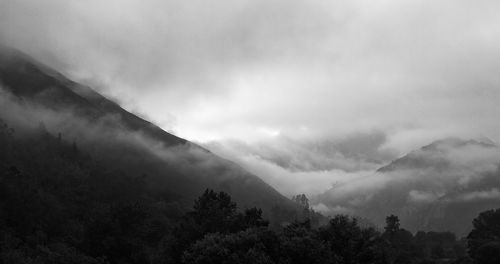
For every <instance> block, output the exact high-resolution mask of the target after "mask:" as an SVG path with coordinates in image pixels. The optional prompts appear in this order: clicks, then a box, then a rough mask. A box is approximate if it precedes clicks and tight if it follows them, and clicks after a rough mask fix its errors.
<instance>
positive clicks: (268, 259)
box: [182, 228, 279, 264]
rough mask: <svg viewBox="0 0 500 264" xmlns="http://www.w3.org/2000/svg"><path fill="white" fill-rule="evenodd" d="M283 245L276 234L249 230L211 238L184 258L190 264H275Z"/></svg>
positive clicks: (187, 253)
mask: <svg viewBox="0 0 500 264" xmlns="http://www.w3.org/2000/svg"><path fill="white" fill-rule="evenodd" d="M278 245H279V243H278V241H277V238H276V236H275V235H274V233H273V232H272V231H268V230H265V229H259V228H256V229H247V230H245V231H240V232H238V233H233V234H221V233H214V234H208V235H206V236H205V237H204V238H203V239H201V240H199V241H197V242H196V243H195V244H193V246H192V247H190V249H188V250H186V251H185V252H184V254H183V258H182V262H183V263H186V264H187V263H189V264H253V263H255V264H273V263H275V261H274V260H273V258H272V256H273V255H274V256H275V258H276V255H277V254H276V253H274V252H277V250H278V249H277V247H278Z"/></svg>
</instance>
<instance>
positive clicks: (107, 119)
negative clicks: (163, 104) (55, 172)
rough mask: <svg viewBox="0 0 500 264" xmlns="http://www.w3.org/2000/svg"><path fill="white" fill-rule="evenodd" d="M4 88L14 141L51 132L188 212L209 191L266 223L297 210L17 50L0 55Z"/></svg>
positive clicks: (3, 104)
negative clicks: (257, 212) (260, 214)
mask: <svg viewBox="0 0 500 264" xmlns="http://www.w3.org/2000/svg"><path fill="white" fill-rule="evenodd" d="M0 86H1V88H2V89H1V93H0V99H1V101H0V110H1V111H0V118H1V119H3V120H4V121H5V122H6V123H7V125H8V126H10V127H13V128H14V129H15V131H16V132H15V134H16V136H17V137H26V138H29V137H32V136H33V131H37V130H39V129H43V130H47V132H48V133H49V134H51V135H52V136H54V137H57V138H62V140H63V141H67V142H69V143H70V144H71V143H72V144H74V145H75V146H77V147H78V149H81V150H83V151H85V152H86V153H88V154H89V155H90V156H92V158H93V159H94V160H95V161H96V162H98V163H99V164H100V166H104V167H106V169H107V170H110V171H118V172H120V173H123V174H125V175H129V176H133V177H136V176H137V177H139V176H140V177H146V178H147V179H148V180H147V181H148V186H149V188H150V189H151V192H153V193H157V194H161V195H162V196H163V197H165V202H167V203H169V204H175V206H177V207H179V208H181V210H183V211H185V210H187V208H189V207H191V206H192V202H193V201H194V199H195V198H196V197H198V196H199V195H200V194H201V193H202V192H203V190H204V189H206V188H212V189H215V190H221V191H225V192H228V193H229V194H230V195H231V196H232V197H233V199H234V200H235V201H236V202H237V203H238V204H239V205H242V206H243V207H252V206H257V207H260V208H263V210H264V212H265V215H266V216H267V217H272V216H271V211H272V208H273V207H278V208H281V210H285V211H290V212H294V211H295V210H297V207H296V206H295V205H294V204H293V202H291V201H290V200H289V199H287V198H285V197H284V196H282V195H281V194H280V193H278V192H277V191H276V190H274V189H273V188H272V187H270V186H269V185H267V184H266V183H265V182H263V181H262V180H261V179H259V178H258V177H257V176H255V175H252V174H250V173H248V172H246V171H244V170H243V169H242V168H240V167H239V166H237V165H236V164H234V163H232V162H229V161H228V160H225V159H222V158H220V157H218V156H216V155H214V154H212V153H211V152H209V151H207V150H205V149H203V148H202V147H199V146H197V145H196V144H193V143H191V142H189V141H187V140H185V139H182V138H180V137H177V136H175V135H172V134H169V133H167V132H165V131H164V130H162V129H161V128H159V127H158V126H156V125H154V124H153V123H151V122H148V121H146V120H144V119H142V118H140V117H138V116H136V115H134V114H133V113H130V112H128V111H126V110H125V109H123V108H122V107H120V106H119V105H118V104H116V103H115V102H113V101H111V100H108V99H107V98H105V97H104V96H102V95H100V94H99V93H97V92H96V91H94V90H93V89H92V88H90V87H88V86H85V85H82V84H79V83H77V82H74V81H71V80H69V79H68V78H66V77H65V76H63V75H62V74H60V73H58V72H57V71H55V70H53V69H51V68H49V67H47V66H45V65H43V64H41V63H39V62H36V61H35V60H34V59H32V58H30V57H29V56H27V55H25V54H23V53H21V52H19V51H16V50H12V49H8V48H5V47H2V48H1V49H0ZM28 147H29V146H28ZM141 175H142V176H141Z"/></svg>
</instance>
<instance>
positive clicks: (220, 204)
mask: <svg viewBox="0 0 500 264" xmlns="http://www.w3.org/2000/svg"><path fill="white" fill-rule="evenodd" d="M0 146H1V148H0V263H2V264H7V263H8V264H16V263H69V264H71V263H75V264H76V263H78V264H83V263H197V264H203V263H207V264H209V263H214V264H215V263H217V264H219V263H221V264H223V263H236V264H238V263H269V264H271V263H274V264H285V263H286V264H295V263H297V264H299V263H300V264H307V263H318V264H319V263H326V264H327V263H343V264H355V263H452V262H454V261H456V263H472V261H473V260H475V261H476V262H477V263H499V262H498V259H499V255H498V252H500V250H499V249H500V247H499V245H500V240H499V237H500V231H499V230H500V226H499V223H500V221H499V219H500V210H496V211H488V212H484V213H482V214H481V215H480V216H479V217H478V218H477V219H475V220H474V230H473V231H472V232H471V233H470V235H469V237H468V247H469V253H470V256H471V257H472V259H469V258H468V257H467V252H466V250H465V241H463V240H459V241H457V239H456V237H455V236H454V235H453V234H451V233H438V232H418V233H416V234H415V235H413V234H412V233H410V232H409V231H407V230H405V229H403V228H401V226H400V223H399V219H398V217H397V216H394V215H391V216H388V217H387V219H386V220H387V221H386V222H387V223H386V226H385V228H384V231H379V230H377V229H376V228H374V227H369V226H364V225H362V224H360V223H359V221H358V219H356V218H353V217H350V216H346V215H337V216H335V217H333V218H330V219H329V221H328V223H327V224H325V225H323V226H321V227H319V228H316V227H315V225H313V224H311V219H312V220H313V221H314V215H315V214H314V213H313V212H312V211H311V210H309V204H308V201H307V198H306V197H305V196H303V195H298V196H295V197H294V198H293V200H294V201H295V202H297V203H299V204H300V205H301V206H303V207H304V210H306V211H308V210H309V211H308V212H309V213H308V214H306V215H309V216H311V217H310V218H309V219H296V221H293V218H289V219H288V220H289V221H288V222H285V221H283V222H282V224H281V225H280V226H279V228H275V227H271V225H270V224H269V222H268V221H266V220H264V219H263V212H262V211H261V210H260V209H258V208H246V209H243V210H242V209H241V208H238V206H237V204H236V203H234V202H233V201H232V199H231V197H230V196H229V195H228V194H227V193H224V192H215V191H212V190H206V191H205V192H204V193H203V194H202V195H201V196H200V197H199V198H198V199H197V200H196V201H195V202H194V206H193V208H192V210H191V211H189V212H186V213H183V212H181V211H179V210H176V209H175V208H172V207H171V206H168V204H167V202H166V198H165V196H164V195H162V193H161V192H153V191H151V188H150V187H149V186H148V176H146V175H130V174H128V173H126V172H123V171H119V170H114V169H109V168H107V167H106V166H103V165H102V164H99V162H96V161H95V160H93V158H92V157H91V156H90V155H89V154H86V153H85V152H84V151H82V150H80V149H79V147H78V145H77V144H76V143H74V142H71V141H66V140H65V139H64V138H63V135H57V136H54V135H51V134H50V133H48V132H47V131H46V130H45V129H44V127H43V125H42V126H40V129H39V130H38V131H36V132H33V134H31V135H29V136H23V137H16V135H15V132H14V131H13V130H12V129H10V128H9V127H8V126H7V125H6V124H5V123H3V122H0ZM276 210H280V209H279V208H276Z"/></svg>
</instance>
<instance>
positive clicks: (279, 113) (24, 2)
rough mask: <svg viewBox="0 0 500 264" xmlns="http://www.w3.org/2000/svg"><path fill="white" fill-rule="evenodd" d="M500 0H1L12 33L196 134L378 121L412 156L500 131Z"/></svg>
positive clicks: (323, 128)
mask: <svg viewBox="0 0 500 264" xmlns="http://www.w3.org/2000/svg"><path fill="white" fill-rule="evenodd" d="M498 5H499V4H498V3H497V2H496V1H481V3H480V4H476V3H474V4H472V3H470V2H468V1H440V2H435V1H423V2H422V1H419V2H413V1H349V2H343V1H308V2H304V1H295V0H294V1H279V0H273V1H244V0H241V1H218V2H211V3H210V4H208V3H205V2H203V1H195V2H189V3H187V2H186V3H184V2H178V1H158V0H151V1H141V2H139V1H134V0H126V1H116V0H110V1H95V0H92V1H83V2H82V1H78V2H77V1H62V0H50V1H43V2H41V1H33V0H21V1H12V0H2V1H0V10H1V11H0V12H1V15H0V37H1V39H2V41H4V42H6V43H7V44H9V45H12V46H15V47H18V48H20V49H21V50H24V51H27V52H28V53H30V54H33V55H34V56H35V57H37V58H38V59H41V60H42V61H44V62H46V63H48V64H49V65H51V66H54V67H56V68H57V69H59V70H62V71H63V72H66V73H69V74H70V75H72V76H73V77H74V78H76V79H78V80H82V81H86V82H88V83H93V84H95V83H97V84H99V86H100V87H102V88H101V89H103V91H104V92H105V93H106V94H108V95H112V96H113V97H116V98H118V99H119V101H120V102H121V103H122V104H123V105H125V106H126V107H127V108H129V109H137V110H138V111H139V112H142V113H144V114H145V115H147V116H148V117H151V118H152V119H153V120H154V121H156V122H158V123H160V124H164V126H166V127H167V128H172V127H168V126H175V127H174V129H175V131H176V132H177V133H178V134H180V135H181V136H185V137H188V138H190V139H194V140H202V141H203V140H208V139H220V138H228V137H237V138H240V139H242V138H243V139H245V140H247V139H249V138H252V139H254V138H258V137H260V136H261V134H262V133H261V131H262V129H263V128H264V129H265V130H273V131H279V132H285V133H288V134H292V133H294V134H300V135H306V136H308V137H315V136H317V135H323V136H325V135H326V136H334V137H342V136H345V135H346V134H350V133H352V132H354V131H356V132H359V131H361V132H367V131H372V130H379V131H383V132H385V133H386V134H387V136H388V142H387V144H388V145H391V146H392V147H395V148H398V149H400V150H402V151H404V150H408V149H411V148H414V147H416V146H418V145H422V144H424V143H426V142H428V141H430V140H433V139H436V138H440V137H444V136H450V135H456V136H464V137H470V136H478V135H485V136H489V137H491V138H493V139H495V140H498V139H499V138H498V136H497V135H499V134H500V133H499V132H500V127H499V126H498V125H497V122H496V116H497V114H498V113H499V112H500V109H499V106H498V104H497V103H496V102H497V101H498V98H499V92H498V89H496V87H497V86H498V85H499V84H500V83H499V82H500V81H499V79H498V77H497V75H498V74H497V72H496V70H495V69H497V68H499V66H500V65H498V64H499V61H500V60H499V57H500V54H499V53H498V49H497V47H498V46H499V44H500V43H499V42H500V38H499V37H498V36H499V35H500V34H499V33H500V32H499V31H500V28H498V26H497V25H498V24H499V23H498V22H499V21H498V20H499V19H498V16H497V14H496V12H495V10H498V7H499V6H498ZM172 116H175V118H172ZM172 119H175V120H176V122H174V123H172V122H171V120H172Z"/></svg>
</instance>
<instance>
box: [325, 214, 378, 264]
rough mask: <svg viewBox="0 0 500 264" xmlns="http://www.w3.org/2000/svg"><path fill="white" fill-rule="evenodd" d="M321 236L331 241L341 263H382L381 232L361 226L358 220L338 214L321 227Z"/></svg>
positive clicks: (333, 250) (332, 248)
mask: <svg viewBox="0 0 500 264" xmlns="http://www.w3.org/2000/svg"><path fill="white" fill-rule="evenodd" d="M318 232H319V237H320V239H321V240H323V241H324V242H327V243H329V245H330V249H331V250H332V252H333V253H334V254H335V255H336V256H337V257H339V258H340V262H341V263H346V264H349V263H380V262H381V261H382V258H383V256H381V254H379V252H380V250H379V248H378V247H379V243H380V240H379V233H378V232H377V231H375V230H374V229H373V228H361V227H360V226H359V225H358V220H357V219H356V218H354V217H349V216H347V215H337V216H335V217H334V218H333V219H331V220H330V222H329V224H328V225H327V226H326V227H322V228H320V229H319V231H318Z"/></svg>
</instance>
